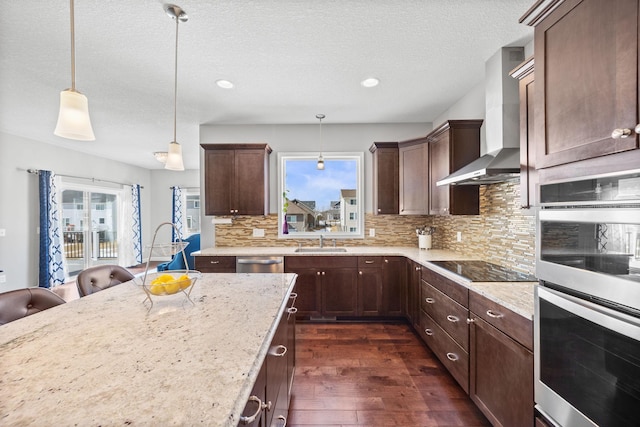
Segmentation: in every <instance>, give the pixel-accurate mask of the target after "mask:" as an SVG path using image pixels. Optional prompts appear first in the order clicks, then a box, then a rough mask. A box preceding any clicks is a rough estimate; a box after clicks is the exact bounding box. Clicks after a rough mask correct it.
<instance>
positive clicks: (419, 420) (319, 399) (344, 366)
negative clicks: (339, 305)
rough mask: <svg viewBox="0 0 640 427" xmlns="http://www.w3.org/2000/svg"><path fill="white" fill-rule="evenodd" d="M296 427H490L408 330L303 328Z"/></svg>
mask: <svg viewBox="0 0 640 427" xmlns="http://www.w3.org/2000/svg"><path fill="white" fill-rule="evenodd" d="M296 333H297V336H296V340H297V343H296V346H297V348H296V365H297V366H296V374H295V379H294V383H293V390H292V396H291V406H290V410H289V419H288V422H287V425H288V426H294V427H296V426H325V427H330V426H332V427H338V426H353V425H358V426H405V427H409V426H410V427H417V426H422V427H477V426H482V427H486V426H490V424H489V422H488V421H487V420H486V418H485V417H484V416H483V415H482V413H481V412H480V411H479V410H478V409H477V408H476V406H475V405H474V404H473V402H472V401H471V400H470V399H469V397H468V396H467V395H466V394H465V392H464V391H463V390H462V389H461V388H460V387H459V386H458V384H457V383H456V382H455V380H454V379H453V378H452V377H451V376H450V375H449V373H448V372H447V371H446V370H445V368H444V367H443V366H442V364H441V363H440V361H438V360H437V358H436V357H435V356H434V355H433V353H431V351H430V350H429V349H428V348H427V347H426V346H425V345H424V344H423V343H422V342H421V341H420V340H419V338H418V337H417V336H416V335H415V334H414V333H413V332H412V331H411V330H410V328H409V326H408V325H405V324H386V323H337V324H332V323H328V324H317V323H302V324H298V325H297V329H296Z"/></svg>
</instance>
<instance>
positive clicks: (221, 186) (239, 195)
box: [201, 144, 271, 215]
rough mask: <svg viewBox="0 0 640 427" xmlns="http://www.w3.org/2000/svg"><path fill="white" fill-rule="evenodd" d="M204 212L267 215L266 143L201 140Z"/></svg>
mask: <svg viewBox="0 0 640 427" xmlns="http://www.w3.org/2000/svg"><path fill="white" fill-rule="evenodd" d="M201 146H202V148H204V176H205V178H204V181H205V184H204V185H205V190H204V195H205V214H206V215H268V214H269V154H270V153H271V148H270V147H269V146H268V145H267V144H202V145H201Z"/></svg>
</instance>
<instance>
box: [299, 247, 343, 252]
mask: <svg viewBox="0 0 640 427" xmlns="http://www.w3.org/2000/svg"><path fill="white" fill-rule="evenodd" d="M295 252H347V249H346V248H298V249H296V250H295Z"/></svg>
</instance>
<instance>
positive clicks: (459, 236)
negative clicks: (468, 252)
mask: <svg viewBox="0 0 640 427" xmlns="http://www.w3.org/2000/svg"><path fill="white" fill-rule="evenodd" d="M456 240H457V241H458V242H462V231H458V234H456Z"/></svg>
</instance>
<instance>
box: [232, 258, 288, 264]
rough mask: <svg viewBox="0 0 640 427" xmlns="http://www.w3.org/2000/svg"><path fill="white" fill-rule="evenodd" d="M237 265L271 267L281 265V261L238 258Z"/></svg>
mask: <svg viewBox="0 0 640 427" xmlns="http://www.w3.org/2000/svg"><path fill="white" fill-rule="evenodd" d="M237 263H238V264H260V265H272V264H282V259H246V258H244V259H243V258H238V261H237Z"/></svg>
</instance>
